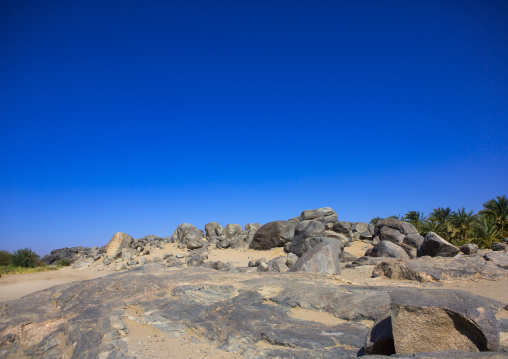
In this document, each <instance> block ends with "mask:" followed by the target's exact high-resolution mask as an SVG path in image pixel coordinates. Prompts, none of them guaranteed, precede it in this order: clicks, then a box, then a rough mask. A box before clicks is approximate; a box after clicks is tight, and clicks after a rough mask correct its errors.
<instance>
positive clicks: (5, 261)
mask: <svg viewBox="0 0 508 359" xmlns="http://www.w3.org/2000/svg"><path fill="white" fill-rule="evenodd" d="M13 257H14V254H12V253H10V252H7V251H5V250H1V251H0V266H8V265H9V264H11V263H12V258H13Z"/></svg>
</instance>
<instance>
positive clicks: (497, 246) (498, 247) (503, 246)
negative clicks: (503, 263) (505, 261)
mask: <svg viewBox="0 0 508 359" xmlns="http://www.w3.org/2000/svg"><path fill="white" fill-rule="evenodd" d="M491 249H492V250H493V251H507V250H508V243H492V246H491Z"/></svg>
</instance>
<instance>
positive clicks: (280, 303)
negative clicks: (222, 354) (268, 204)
mask: <svg viewBox="0 0 508 359" xmlns="http://www.w3.org/2000/svg"><path fill="white" fill-rule="evenodd" d="M356 241H362V242H363V243H365V244H368V245H370V247H369V249H367V250H366V252H365V254H364V255H363V256H362V257H357V256H354V255H352V254H350V253H348V249H347V247H349V246H351V245H352V244H353V242H356ZM165 243H174V244H177V246H178V248H180V250H184V253H185V254H182V253H178V254H176V255H175V254H173V253H164V254H163V255H162V256H161V257H154V258H153V259H152V260H150V261H148V260H147V258H146V257H145V256H147V255H149V254H151V252H152V251H154V250H155V249H162V248H164V244H165ZM227 248H229V249H233V250H237V251H246V250H248V249H253V250H257V251H262V250H272V249H274V248H280V251H278V253H284V255H282V256H279V257H276V258H273V259H271V260H266V259H265V258H262V257H261V258H252V257H249V258H252V260H250V262H249V263H248V266H247V267H235V266H234V265H233V264H232V262H226V263H224V262H221V261H211V260H208V259H209V254H210V252H211V250H212V249H219V250H224V249H227ZM282 249H283V251H284V252H283V251H282ZM64 258H67V259H69V260H71V261H74V266H76V267H81V266H88V265H90V264H92V263H94V262H96V261H99V260H101V261H102V264H103V265H104V266H109V265H113V266H114V269H115V270H116V271H124V270H132V271H127V272H124V273H118V274H117V277H115V278H114V280H113V279H106V278H107V277H105V279H102V280H99V281H98V282H97V283H96V284H93V283H92V284H88V286H89V287H90V288H89V289H90V290H91V291H92V292H93V293H97V294H96V296H97V297H100V296H101V295H102V294H101V293H102V292H101V291H97V292H94V290H95V289H94V288H95V287H101V288H102V287H105V286H109V287H112V288H118V287H121V288H124V289H122V290H123V291H125V294H126V295H127V296H125V295H122V296H120V295H119V296H118V298H117V299H116V300H113V299H112V298H113V297H114V296H113V297H111V298H110V297H107V299H105V298H102V297H101V298H102V299H100V300H102V301H103V302H101V303H103V304H100V305H103V307H100V305H99V306H96V308H98V309H97V310H98V312H100V311H103V312H104V313H110V312H111V311H112V310H115V311H116V312H115V313H117V314H118V315H119V316H120V317H121V316H122V315H124V314H122V313H123V310H124V309H122V308H125V307H126V306H127V305H131V306H132V305H133V304H132V303H136V304H135V305H136V306H139V307H140V312H144V313H151V314H150V315H149V316H147V317H146V318H142V321H143V323H151V322H153V323H157V327H158V328H162V329H161V330H163V331H168V333H170V334H171V335H173V334H174V331H175V330H176V329H175V328H179V329H178V330H180V331H183V330H184V329H182V328H183V327H185V326H186V327H189V328H194V329H196V328H198V329H199V330H198V331H199V332H202V333H204V335H205V337H206V338H207V339H208V340H209V341H210V342H214V343H218V344H220V348H221V349H225V350H229V351H235V352H241V353H242V355H243V356H244V357H248V358H265V357H295V358H304V357H305V358H306V357H316V358H332V357H356V356H357V355H358V356H363V355H367V356H371V357H372V358H376V357H384V356H386V355H394V356H396V357H399V358H406V357H407V358H409V357H411V358H413V357H416V358H476V357H485V358H498V357H499V358H501V357H507V356H505V355H504V354H501V353H499V352H507V351H508V320H507V319H506V318H502V317H496V315H497V313H498V312H500V311H504V312H506V311H507V310H508V305H507V304H506V303H501V302H497V301H494V300H492V299H488V298H485V297H481V296H477V295H473V294H470V293H468V292H462V291H456V290H443V289H420V288H414V287H412V288H400V287H383V286H360V285H347V286H346V285H337V283H336V282H333V280H332V279H333V278H338V276H336V275H337V274H340V273H341V268H342V269H343V270H344V269H345V268H347V269H348V270H350V269H355V268H357V267H363V268H364V269H365V270H368V271H369V272H368V273H371V272H370V271H371V270H372V277H373V278H376V277H387V278H391V279H395V280H409V281H415V282H446V281H457V280H460V281H464V280H475V281H476V280H477V279H478V278H485V279H489V280H498V279H500V278H504V277H507V276H508V239H506V240H505V241H504V242H503V243H494V244H493V245H492V250H479V249H478V246H476V245H475V244H472V243H469V244H465V245H463V246H461V247H460V248H458V247H456V246H454V245H453V244H451V243H449V242H447V241H446V240H444V239H443V238H441V237H440V236H439V235H438V234H436V233H433V232H429V233H428V234H426V235H425V236H421V235H420V234H419V233H418V231H417V230H416V228H415V227H414V226H413V225H411V224H410V223H408V222H404V221H400V220H397V219H390V218H389V219H383V220H380V221H379V222H377V223H376V225H375V226H374V225H371V224H368V223H364V222H347V221H339V219H338V216H337V213H336V212H335V211H334V210H333V209H332V208H329V207H325V208H320V209H316V210H306V211H303V212H302V213H301V215H300V216H298V217H295V218H291V219H288V220H278V221H273V222H269V223H266V224H264V225H261V224H259V223H249V224H247V225H246V226H245V227H242V226H240V225H238V224H228V225H227V226H226V227H222V226H221V225H220V224H219V223H217V222H211V223H208V224H207V225H206V226H205V228H204V230H201V229H199V228H197V227H196V226H194V225H192V224H189V223H183V224H181V225H179V226H178V227H177V228H176V230H175V231H174V233H173V234H172V235H171V236H168V237H164V238H162V237H158V236H155V235H149V236H146V237H144V238H141V239H134V238H133V237H131V236H130V235H128V234H126V233H121V232H119V233H116V234H115V235H114V236H113V238H112V239H111V240H110V242H109V243H108V244H107V245H106V246H104V247H101V248H98V247H94V248H84V247H75V248H63V249H58V250H54V251H52V252H51V254H50V255H48V256H46V257H44V258H43V260H44V261H45V262H46V263H48V264H52V263H55V262H57V261H59V260H61V259H64ZM152 261H153V262H155V264H154V263H149V262H152ZM157 263H158V264H163V265H164V266H165V267H174V268H172V269H171V270H168V269H166V268H164V267H163V266H160V265H157ZM365 266H371V267H365ZM111 268H113V267H111ZM210 269H213V270H210ZM129 272H130V273H132V277H129V276H128V273H129ZM250 272H272V273H273V274H275V275H273V276H270V275H264V274H263V275H261V276H259V275H258V274H251V275H250V276H249V274H248V273H250ZM305 272H308V273H318V274H321V275H313V276H307V277H306V274H305ZM171 273H173V274H175V275H173V274H171ZM235 273H245V274H243V275H239V276H238V275H236V274H235ZM323 274H324V275H323ZM143 275H146V278H149V280H150V281H152V282H153V281H155V282H156V285H155V286H151V287H150V289H147V291H148V290H155V289H153V288H173V289H172V292H171V293H166V291H165V289H164V290H162V289H161V292H160V293H157V295H154V296H149V298H157V299H156V300H149V299H145V298H144V297H143V296H142V295H141V296H139V298H138V299H132V298H137V296H138V293H140V292H139V290H140V289H139V288H141V287H144V286H149V284H147V283H145V282H144V279H143ZM196 275H198V277H199V281H201V282H202V283H204V284H199V285H196V286H194V285H188V283H191V282H192V283H194V280H193V279H192V278H196V277H193V276H196ZM330 275H331V276H330ZM310 278H311V279H310ZM101 281H102V282H101ZM180 281H181V282H180ZM315 281H318V282H319V281H322V282H319V283H318V282H315ZM201 282H200V283H201ZM119 283H124V284H119ZM162 283H164V284H162ZM346 283H351V282H346ZM125 288H127V289H125ZM128 288H130V289H128ZM147 288H148V287H147ZM76 290H78V289H76ZM80 290H81V289H80ZM70 292H71V293H67V294H62V293H59V294H55V293H52V292H51V293H49V294H48V298H56V297H57V296H59V295H63V296H64V297H65V298H72V299H71V301H73V302H75V304H73V305H72V306H69V308H70V309H69V310H74V309H73V308H80V306H82V307H83V308H88V306H90V305H92V304H90V303H89V302H87V300H85V299H83V303H81V302H80V300H81V299H79V298H78V297H76V298H77V299H75V297H74V296H73V294H72V289H71V290H70ZM124 298H127V299H128V298H130V299H129V300H130V301H129V302H128V303H127V302H125V300H127V299H124ZM48 300H49V299H48ZM51 300H53V299H51ZM97 300H99V299H97ZM131 302H132V303H131ZM51 303H52V302H51ZM104 303H106V304H104ZM122 303H123V304H122ZM129 303H131V304H129ZM267 303H268V304H267ZM93 305H95V304H93ZM48 307H50V308H49V309H48V313H53V304H48ZM37 308H39V307H37ZM210 308H213V310H211V309H210ZM292 308H302V309H304V310H313V311H320V312H327V313H330V314H332V315H333V316H335V317H337V318H339V319H340V320H344V321H345V322H343V323H342V322H341V323H340V324H336V325H335V326H333V327H330V326H329V325H325V326H323V325H321V326H320V325H318V324H316V322H305V321H302V320H300V319H298V320H296V319H295V318H293V317H292V315H290V314H291V313H292V312H291V311H292V310H293V309H292ZM37 310H42V309H37ZM78 311H79V310H78ZM4 312H5V313H4V314H2V313H0V315H2V316H3V317H4V318H9V315H10V316H11V317H12V318H15V317H16V316H15V315H14V314H13V312H12V311H11V312H9V311H8V310H4ZM94 313H95V312H94ZM154 313H155V314H154ZM71 314H72V313H71ZM71 314H69V315H71ZM48 315H52V314H48ZM90 315H91V314H90ZM93 315H95V314H93ZM93 315H91V317H90V318H88V317H86V318H85V319H83V320H89V321H90V323H92V322H93V321H94V320H95V319H96V318H95V319H94V317H93ZM97 315H99V314H97ZM108 315H109V314H108ZM268 317H269V318H271V319H266V318H268ZM239 318H240V320H239ZM25 319H26V318H24V317H23V318H21V319H19V318H18V319H16V320H19V321H20V322H23V320H25ZM12 320H13V321H15V319H12ZM31 320H34V319H31ZM111 320H112V321H113V322H114V323H117V324H118V320H119V319H118V318H116V319H111ZM366 320H367V321H371V322H369V323H370V324H366V323H365V321H366ZM120 322H121V321H120ZM182 323H184V324H182ZM210 323H216V324H217V323H220V325H218V324H217V325H215V324H210ZM117 324H115V325H117ZM12 325H14V324H12ZM12 325H11V327H13V326H12ZM90 325H92V324H90ZM108 325H109V324H107V323H103V324H101V327H100V330H101V331H105V332H104V333H102V334H101V335H103V337H104V338H108V336H109V335H113V334H111V333H109V332H108V330H110V329H108V328H109V327H108ZM118 325H119V324H118ZM68 326H69V327H68V328H67V327H66V329H65V333H74V332H76V333H81V332H80V331H81V330H82V329H80V327H79V326H76V327H72V325H71V324H69V325H68ZM6 328H7V329H5V330H4V331H5V332H7V331H8V330H10V329H8V328H10V327H6ZM115 328H116V327H113V329H111V330H113V331H114V330H116V329H115ZM97 330H99V329H97ZM122 330H123V329H122ZM0 331H1V326H0ZM127 332H128V330H127V329H125V330H124V332H121V331H120V332H118V333H120V334H115V335H119V336H122V335H126V334H125V333H127ZM122 333H123V334H122ZM8 335H10V334H8ZM51 335H54V336H55V337H56V335H58V331H56V332H55V333H54V334H51ZM73 335H74V336H76V335H78V334H73ZM79 335H84V334H79ZM79 335H78V336H79ZM5 338H7V337H5ZM9 338H11V337H9ZM13 338H15V337H13ZM15 340H18V339H15ZM67 341H68V342H72V340H70V339H67ZM262 341H265V342H267V343H268V344H269V345H270V347H269V348H268V349H267V348H266V346H259V343H260V342H262ZM115 343H116V342H113V341H111V342H108V343H105V342H103V341H101V340H98V342H97V346H91V347H87V348H83V350H85V351H89V354H90V355H91V356H90V357H92V356H97V355H99V356H100V355H103V356H104V355H106V354H104V353H105V351H107V350H111V351H110V352H108V353H110V354H111V353H115V355H117V356H114V357H128V356H127V354H128V350H127V349H125V347H122V345H123V344H122V345H119V346H116V345H117V344H115ZM0 345H1V343H0ZM40 345H43V344H40ZM111 345H112V346H113V347H111ZM105 348H109V349H107V350H106V349H105ZM111 348H113V349H111ZM34 350H36V352H37V353H39V352H41V350H42V349H38V347H37V348H35V349H34ZM37 350H39V351H37ZM55 350H56V349H55ZM480 352H485V353H480ZM0 353H1V349H0ZM108 355H109V354H108ZM105 357H106V356H105ZM108 357H109V356H108Z"/></svg>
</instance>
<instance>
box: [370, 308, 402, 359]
mask: <svg viewBox="0 0 508 359" xmlns="http://www.w3.org/2000/svg"><path fill="white" fill-rule="evenodd" d="M364 350H365V352H366V353H367V354H380V355H392V354H395V346H394V344H393V330H392V320H391V316H389V315H388V316H387V317H386V318H383V319H380V320H378V321H377V322H376V323H374V325H373V326H372V328H371V329H370V331H369V333H368V334H367V340H366V341H365V345H364Z"/></svg>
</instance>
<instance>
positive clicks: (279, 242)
mask: <svg viewBox="0 0 508 359" xmlns="http://www.w3.org/2000/svg"><path fill="white" fill-rule="evenodd" d="M296 225H297V223H296V221H293V222H290V221H275V222H270V223H267V224H265V225H264V226H262V227H261V228H259V229H258V230H257V232H256V234H254V238H253V239H252V242H251V244H250V248H252V249H257V250H260V249H262V250H265V249H272V248H276V247H283V246H284V244H286V243H288V242H291V240H292V239H293V236H294V234H295V228H296Z"/></svg>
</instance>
